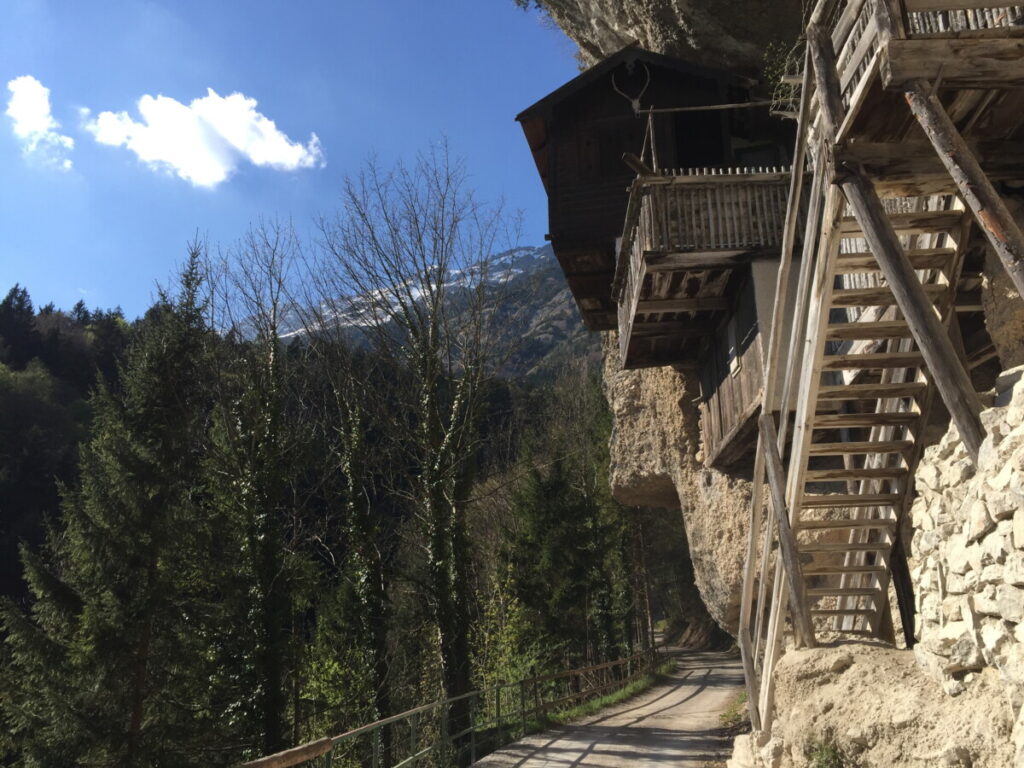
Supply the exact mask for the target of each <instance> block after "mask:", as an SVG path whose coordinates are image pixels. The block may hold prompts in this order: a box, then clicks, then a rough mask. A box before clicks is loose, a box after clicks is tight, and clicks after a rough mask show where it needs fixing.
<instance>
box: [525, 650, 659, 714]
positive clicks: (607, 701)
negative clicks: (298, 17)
mask: <svg viewBox="0 0 1024 768" xmlns="http://www.w3.org/2000/svg"><path fill="white" fill-rule="evenodd" d="M675 669H676V662H675V660H674V659H669V660H668V661H663V662H662V663H661V664H659V665H658V667H657V668H656V669H655V670H654V671H653V672H648V673H647V674H646V675H641V676H640V677H638V678H637V679H636V680H634V681H633V682H631V683H630V684H629V685H627V686H625V687H624V688H620V689H619V690H617V691H613V692H612V693H609V694H606V695H605V696H598V697H597V698H596V699H591V700H590V701H585V702H583V703H582V704H580V705H578V706H575V707H572V708H570V709H564V710H562V711H560V712H552V713H551V714H549V715H546V716H545V717H544V718H543V721H541V722H538V723H536V725H537V729H536V730H542V729H544V728H550V727H551V726H553V725H564V724H565V723H568V722H571V721H572V720H576V719H578V718H581V717H588V716H590V715H594V714H597V713H598V712H599V711H600V710H602V709H604V708H605V707H611V706H614V705H615V704H621V703H622V702H624V701H626V700H627V699H631V698H633V697H634V696H636V695H637V694H639V693H643V692H644V691H646V690H647V689H648V688H650V687H651V686H653V685H654V684H655V683H658V682H660V681H661V680H662V679H664V677H665V676H666V675H669V674H671V673H672V672H674V671H675ZM531 725H532V724H531Z"/></svg>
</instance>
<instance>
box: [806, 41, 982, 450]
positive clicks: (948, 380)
mask: <svg viewBox="0 0 1024 768" xmlns="http://www.w3.org/2000/svg"><path fill="white" fill-rule="evenodd" d="M807 44H808V46H810V52H811V62H812V64H813V65H814V75H815V79H816V80H817V85H818V94H819V98H818V101H819V103H820V104H821V109H822V117H823V120H822V126H823V128H824V131H825V141H827V142H829V144H831V143H832V142H833V139H834V137H835V126H836V125H838V124H839V122H840V120H841V117H842V101H841V99H840V96H839V78H838V77H837V76H836V68H835V51H834V50H833V49H832V40H831V39H830V38H829V37H828V35H827V34H825V33H824V32H823V31H822V30H821V29H820V28H817V27H816V26H815V25H813V24H812V25H810V26H809V27H808V28H807ZM844 170H845V174H844V175H843V177H842V178H841V179H839V180H838V182H839V185H840V186H841V187H842V190H843V194H844V195H845V196H846V200H847V202H848V203H849V204H850V208H851V209H852V210H853V215H854V216H855V217H856V219H857V222H858V224H860V227H861V230H862V231H863V232H864V238H865V239H866V240H867V241H868V245H869V247H870V248H871V252H872V253H873V254H874V256H875V259H876V261H877V262H878V266H879V267H880V268H881V270H882V274H884V275H885V280H886V283H887V284H888V286H889V290H891V291H892V294H893V296H894V297H895V299H896V304H897V305H898V306H899V308H900V311H901V312H902V313H903V316H904V318H906V321H907V325H908V326H909V327H910V331H911V333H912V334H913V336H914V341H915V342H917V346H918V348H919V349H920V350H921V355H922V356H923V357H924V361H925V364H926V365H927V366H928V371H929V377H930V379H931V381H932V383H934V385H935V386H936V388H937V389H938V390H939V394H940V395H941V396H942V400H943V402H944V403H945V404H946V407H947V408H948V409H949V412H950V415H951V416H952V417H953V422H954V423H955V424H956V426H957V429H958V430H959V432H960V438H961V439H962V440H963V443H964V447H965V448H966V449H967V453H968V454H969V455H970V457H971V460H972V461H974V462H975V463H977V461H978V450H979V449H980V448H981V442H982V440H984V439H985V428H984V427H983V426H982V424H981V418H980V416H979V413H980V411H981V404H980V402H979V401H978V396H977V394H976V393H975V391H974V386H973V385H972V384H971V379H970V376H968V374H967V371H966V370H964V367H963V364H962V363H961V361H960V358H959V356H958V355H957V353H956V350H955V349H954V347H953V343H952V342H951V341H950V339H949V333H948V332H947V331H946V329H945V328H944V327H943V325H942V322H941V321H940V320H939V317H938V315H937V314H936V312H935V308H934V307H933V306H932V304H931V301H930V300H929V299H928V297H927V295H926V294H925V291H924V288H923V287H922V286H921V282H920V281H919V280H918V278H917V275H916V274H915V273H914V268H913V266H912V265H911V264H910V260H909V259H908V258H907V254H906V253H905V252H904V251H903V246H902V245H901V244H900V240H899V237H898V236H897V235H896V231H895V230H894V229H893V226H892V222H891V221H890V220H889V215H888V214H887V213H886V212H885V209H884V207H883V206H882V201H881V200H880V199H879V198H878V193H877V192H876V191H875V188H874V185H873V184H872V183H871V181H870V180H869V179H868V178H867V177H866V176H864V174H863V173H862V172H861V171H860V170H859V169H856V168H846V169H844Z"/></svg>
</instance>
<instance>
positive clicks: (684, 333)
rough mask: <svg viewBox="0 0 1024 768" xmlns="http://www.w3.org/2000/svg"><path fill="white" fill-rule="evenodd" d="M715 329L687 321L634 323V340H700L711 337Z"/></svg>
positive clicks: (711, 326)
mask: <svg viewBox="0 0 1024 768" xmlns="http://www.w3.org/2000/svg"><path fill="white" fill-rule="evenodd" d="M714 331H715V327H714V326H713V325H711V324H710V323H693V322H687V321H685V320H660V321H656V322H652V323H644V322H634V323H633V331H632V335H633V338H639V337H641V336H642V337H644V338H649V337H651V336H654V337H661V336H665V337H669V336H671V337H673V338H677V339H699V338H703V337H704V336H710V335H711V334H713V333H714Z"/></svg>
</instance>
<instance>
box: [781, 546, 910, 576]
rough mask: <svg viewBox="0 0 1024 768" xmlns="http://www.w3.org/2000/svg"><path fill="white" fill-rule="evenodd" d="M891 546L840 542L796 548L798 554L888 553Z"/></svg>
mask: <svg viewBox="0 0 1024 768" xmlns="http://www.w3.org/2000/svg"><path fill="white" fill-rule="evenodd" d="M891 546H892V544H890V543H889V542H887V541H871V542H867V543H860V542H857V543H856V544H850V543H849V542H842V541H816V542H814V543H813V544H797V546H796V548H797V551H798V552H888V551H889V547H891ZM883 570H884V569H883Z"/></svg>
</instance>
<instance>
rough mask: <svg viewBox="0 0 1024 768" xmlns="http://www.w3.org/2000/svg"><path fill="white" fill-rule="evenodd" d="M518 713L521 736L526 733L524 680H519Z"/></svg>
mask: <svg viewBox="0 0 1024 768" xmlns="http://www.w3.org/2000/svg"><path fill="white" fill-rule="evenodd" d="M519 714H520V715H521V716H522V720H523V736H525V735H526V680H520V681H519Z"/></svg>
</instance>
